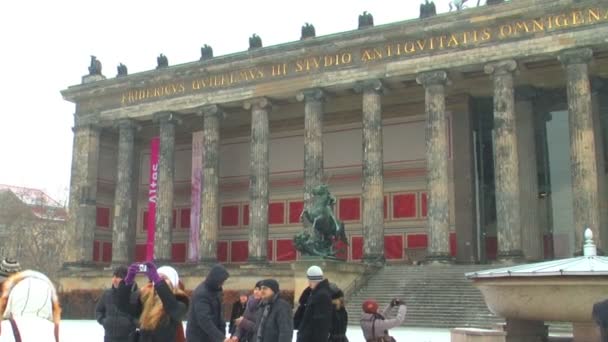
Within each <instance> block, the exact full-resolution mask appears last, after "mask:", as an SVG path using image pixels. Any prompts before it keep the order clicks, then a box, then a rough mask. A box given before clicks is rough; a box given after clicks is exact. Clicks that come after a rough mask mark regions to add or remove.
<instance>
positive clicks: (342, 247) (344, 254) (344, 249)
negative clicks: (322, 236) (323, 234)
mask: <svg viewBox="0 0 608 342" xmlns="http://www.w3.org/2000/svg"><path fill="white" fill-rule="evenodd" d="M334 248H335V249H336V251H338V253H336V258H338V259H341V260H348V245H347V244H346V243H344V242H342V241H340V240H336V242H334Z"/></svg>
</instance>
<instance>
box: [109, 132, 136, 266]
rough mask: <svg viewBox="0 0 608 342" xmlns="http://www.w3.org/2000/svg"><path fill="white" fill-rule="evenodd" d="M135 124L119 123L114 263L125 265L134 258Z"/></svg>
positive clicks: (113, 242) (113, 234)
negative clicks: (131, 217)
mask: <svg viewBox="0 0 608 342" xmlns="http://www.w3.org/2000/svg"><path fill="white" fill-rule="evenodd" d="M134 147H135V124H134V123H133V121H131V120H121V121H120V122H119V123H118V159H117V163H116V191H115V193H114V221H113V225H112V263H113V264H121V265H124V264H126V263H128V262H129V261H130V260H132V259H133V256H132V255H129V250H130V248H129V242H130V241H129V240H130V239H129V230H130V226H129V223H130V216H131V210H132V207H133V188H134V186H135V184H133V183H134V182H133V180H134V179H133V166H134V165H133V164H134V163H135V158H134V153H135V151H134Z"/></svg>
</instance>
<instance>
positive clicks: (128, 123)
mask: <svg viewBox="0 0 608 342" xmlns="http://www.w3.org/2000/svg"><path fill="white" fill-rule="evenodd" d="M114 127H117V128H118V129H132V130H137V131H139V130H141V126H140V125H139V124H138V123H137V122H136V121H135V120H133V119H120V120H118V121H115V122H114Z"/></svg>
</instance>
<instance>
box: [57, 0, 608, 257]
mask: <svg viewBox="0 0 608 342" xmlns="http://www.w3.org/2000/svg"><path fill="white" fill-rule="evenodd" d="M607 35H608V7H607V6H606V4H605V2H604V1H601V0H591V1H587V2H585V3H581V2H578V1H575V0H567V1H563V0H560V1H558V0H541V1H533V0H521V1H513V2H506V3H503V4H500V5H496V6H486V7H479V8H474V9H469V10H466V11H462V12H459V13H458V14H457V15H456V14H446V15H440V16H437V17H432V18H428V19H425V25H419V22H418V19H416V20H411V21H405V22H400V23H394V24H389V25H383V26H380V27H374V28H370V29H369V30H365V32H364V31H353V32H345V33H343V34H341V35H332V36H327V37H315V38H311V39H307V40H303V41H298V42H294V43H290V44H285V45H281V46H280V47H269V48H260V49H255V50H251V51H246V52H243V53H240V54H234V55H230V56H223V57H222V56H220V57H214V58H210V59H205V60H202V61H196V62H192V63H187V64H182V65H176V66H171V67H167V68H162V69H159V70H154V71H149V72H143V73H138V74H131V75H128V76H124V77H120V78H116V79H105V77H103V76H102V75H96V77H95V78H91V77H87V78H86V80H85V81H86V82H83V84H81V85H77V86H73V87H70V88H68V89H66V90H64V91H63V92H62V93H63V96H64V97H65V98H66V99H67V100H69V101H72V102H74V103H76V104H77V112H76V114H75V116H76V118H75V127H74V148H73V161H72V179H71V190H70V214H71V217H72V221H71V229H72V241H70V244H71V245H72V246H73V248H70V250H71V251H73V252H72V253H71V255H70V258H69V260H68V261H69V262H72V263H89V262H91V261H104V262H108V261H109V260H107V259H108V257H109V255H107V254H108V253H106V251H107V250H108V247H109V250H110V251H111V253H109V254H111V255H112V258H113V259H114V260H113V261H115V262H121V263H122V262H128V261H129V259H132V258H137V257H138V255H139V254H141V253H139V252H138V249H141V246H142V245H143V244H145V232H144V230H143V225H144V221H145V220H146V219H145V218H144V214H145V213H146V208H147V202H148V198H147V189H148V186H149V184H148V179H147V177H148V174H149V172H147V171H149V170H148V169H147V168H148V164H149V158H150V150H149V149H148V146H147V142H148V141H149V140H150V139H151V138H153V137H156V136H160V141H161V143H160V160H159V181H158V184H159V188H158V203H157V210H156V217H155V220H154V221H155V224H156V240H155V244H154V246H155V248H154V250H155V258H156V259H158V260H165V261H168V260H171V259H173V260H176V259H179V258H178V257H176V256H180V255H181V257H180V258H182V257H183V253H185V251H184V250H183V249H180V248H182V247H180V246H182V245H183V244H184V242H186V241H188V239H189V236H188V232H189V231H190V230H189V228H190V227H188V226H189V222H190V218H189V214H190V211H189V206H190V203H191V201H190V197H191V192H190V188H189V185H190V177H191V173H190V172H191V166H192V165H191V164H192V160H191V150H192V146H191V145H189V144H191V141H192V133H193V132H198V131H202V132H203V135H204V147H203V149H204V158H203V164H204V165H202V168H201V169H202V170H203V179H202V184H203V190H202V195H201V196H202V197H201V199H202V200H201V213H202V214H201V223H200V227H194V228H196V229H197V230H198V232H199V238H198V239H199V241H198V242H197V243H198V246H199V247H200V261H202V262H215V261H222V262H233V263H242V262H243V263H244V262H251V263H264V262H267V261H271V262H287V261H294V260H296V259H297V258H298V257H299V256H298V255H297V253H295V251H294V250H293V246H292V245H290V241H291V238H292V237H293V235H295V233H296V232H298V231H299V230H301V229H302V226H301V224H300V222H299V214H298V212H300V211H301V210H302V209H303V208H304V207H306V206H307V205H308V204H309V201H310V198H309V197H308V195H307V194H308V193H309V190H310V189H311V188H313V187H314V186H315V185H317V184H319V183H321V182H325V183H328V184H329V185H330V188H331V189H332V193H334V194H336V196H337V197H338V204H337V206H336V208H334V210H335V211H336V213H337V215H338V216H339V218H340V219H342V220H343V221H344V222H345V224H346V227H347V228H346V229H347V235H348V236H349V246H348V247H347V253H346V255H345V256H346V258H347V259H348V260H349V261H359V260H367V261H377V260H387V261H396V262H399V261H401V262H405V261H412V260H413V259H422V260H424V259H428V260H432V261H440V262H451V261H453V260H456V261H457V262H467V263H468V262H485V261H488V260H492V259H494V258H498V259H509V260H512V259H520V258H526V259H529V260H536V259H542V258H551V257H553V255H560V253H563V254H571V253H574V252H575V251H576V250H578V249H580V244H581V234H582V233H581V232H582V230H583V228H584V227H586V226H589V227H591V228H592V229H593V230H594V233H596V236H598V237H599V239H601V241H602V244H605V243H606V241H607V240H608V239H606V238H605V237H604V236H603V235H605V234H606V231H608V225H607V224H608V222H606V216H607V214H608V211H606V210H604V209H603V208H605V207H607V206H606V203H605V201H606V198H605V195H603V191H602V190H601V189H603V187H605V184H606V181H605V178H606V171H605V170H604V169H605V167H604V168H602V166H604V165H605V161H604V158H605V151H606V148H605V146H603V145H604V144H605V141H606V135H605V134H604V131H605V130H604V129H598V128H597V127H599V125H593V122H594V121H601V122H604V121H605V106H603V105H602V104H603V103H604V102H605V97H606V92H605V91H596V92H593V89H592V88H591V83H592V82H591V81H590V80H591V79H602V78H608V72H606V70H608V58H607V56H608V46H607V45H606V41H605V38H604V37H606V36H607ZM338 47H339V48H338ZM560 62H561V64H562V65H563V68H562V67H560V65H559V64H560ZM417 83H418V84H417ZM142 84H145V86H142ZM522 89H528V90H531V91H528V92H527V94H528V95H526V92H522V91H521V90H522ZM353 90H357V91H353ZM561 93H563V94H564V96H561V100H560V96H557V98H558V100H557V101H554V100H552V97H551V96H553V95H547V94H561ZM518 94H519V95H518ZM522 94H523V95H522ZM565 94H567V96H566V95H565ZM594 101H595V102H594ZM271 102H272V103H271ZM594 103H595V105H594ZM488 104H489V105H488ZM271 109H272V110H271ZM565 112H566V113H565ZM177 113H179V118H178V114H177ZM201 113H202V120H201ZM563 115H567V117H568V120H569V121H568V123H567V126H566V127H567V128H568V130H569V132H570V133H569V134H570V137H571V139H570V140H569V156H570V158H571V161H568V164H569V167H571V172H570V171H568V172H563V169H559V168H557V169H556V165H561V164H560V163H562V162H563V160H562V159H563V158H562V159H560V158H557V157H556V154H555V152H552V151H553V149H554V148H556V147H555V146H557V145H555V143H554V142H553V140H555V139H558V138H560V135H559V134H557V135H556V134H555V133H554V131H555V132H557V130H559V129H561V128H563V127H562V126H559V125H560V122H561V121H559V120H561V119H560V118H562V117H563ZM552 117H553V118H554V119H553V120H551V118H552ZM125 120H128V121H125ZM135 126H138V127H140V129H137V130H136V129H135V128H134V127H135ZM604 126H605V125H604ZM602 127H603V126H602ZM561 136H563V134H562V135H561ZM552 139H553V140H552ZM558 140H559V139H558ZM359 142H360V143H359ZM562 156H563V155H562ZM556 158H557V159H556ZM100 160H101V161H100ZM562 164H563V163H562ZM566 176H569V177H570V176H571V182H568V183H567V186H561V185H562V184H561V183H560V182H559V181H558V180H561V179H570V178H569V177H566ZM560 177H561V178H560ZM564 189H568V191H565V190H564ZM570 193H571V196H570V195H569V194H570ZM569 196H570V197H571V198H570V197H569ZM564 205H566V207H565V208H566V209H564V207H560V206H564ZM535 208H538V209H535ZM107 212H109V213H111V214H108V217H112V218H113V219H108V220H109V221H112V222H111V223H108V222H106V221H108V220H105V219H103V218H104V217H105V216H104V215H106V213H107ZM565 213H569V214H570V216H568V215H565V216H564V215H561V216H560V215H558V214H565ZM562 217H572V223H571V224H570V223H565V222H566V221H563V222H560V220H562ZM134 218H137V219H134ZM556 221H558V222H556ZM569 226H572V227H569ZM133 240H136V242H133ZM134 244H136V245H137V247H135V246H133V245H134ZM132 248H135V249H136V250H135V253H133V250H132ZM557 249H559V250H560V251H561V252H559V253H558V252H555V250H557ZM180 253H181V254H180ZM182 259H183V258H182Z"/></svg>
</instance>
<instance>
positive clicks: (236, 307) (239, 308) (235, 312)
mask: <svg viewBox="0 0 608 342" xmlns="http://www.w3.org/2000/svg"><path fill="white" fill-rule="evenodd" d="M247 299H248V298H247V293H244V292H243V293H241V295H240V296H239V299H238V300H237V301H236V302H234V304H232V311H231V312H230V326H229V328H228V332H229V333H230V335H233V334H234V332H235V330H236V320H237V319H239V318H240V317H242V316H243V313H244V312H245V307H246V305H247Z"/></svg>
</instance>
